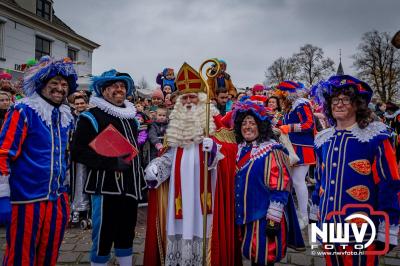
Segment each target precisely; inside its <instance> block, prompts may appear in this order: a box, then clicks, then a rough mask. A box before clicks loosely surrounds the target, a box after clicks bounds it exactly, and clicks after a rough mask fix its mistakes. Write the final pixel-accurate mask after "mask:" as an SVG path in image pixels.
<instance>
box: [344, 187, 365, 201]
mask: <svg viewBox="0 0 400 266" xmlns="http://www.w3.org/2000/svg"><path fill="white" fill-rule="evenodd" d="M346 192H347V193H348V194H349V195H350V196H351V197H352V198H353V199H356V200H358V201H361V202H365V201H367V200H369V196H370V192H369V189H368V187H366V186H364V185H358V186H354V187H351V188H349V189H347V190H346Z"/></svg>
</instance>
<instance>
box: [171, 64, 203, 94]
mask: <svg viewBox="0 0 400 266" xmlns="http://www.w3.org/2000/svg"><path fill="white" fill-rule="evenodd" d="M175 82H176V87H177V88H178V91H179V93H180V94H185V93H198V92H204V93H205V92H206V90H205V87H206V85H205V83H204V81H203V80H202V79H201V77H200V74H199V73H198V72H197V71H196V70H195V69H194V68H193V67H191V66H190V65H189V64H187V63H183V65H182V67H181V69H179V72H178V75H177V76H176V79H175Z"/></svg>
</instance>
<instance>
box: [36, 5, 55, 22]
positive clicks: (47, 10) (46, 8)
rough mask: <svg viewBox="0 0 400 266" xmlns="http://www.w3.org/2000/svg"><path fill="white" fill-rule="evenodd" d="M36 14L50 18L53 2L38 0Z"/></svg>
mask: <svg viewBox="0 0 400 266" xmlns="http://www.w3.org/2000/svg"><path fill="white" fill-rule="evenodd" d="M36 15H38V16H40V17H42V18H44V19H47V20H50V18H51V16H50V15H51V2H50V1H48V0H37V1H36Z"/></svg>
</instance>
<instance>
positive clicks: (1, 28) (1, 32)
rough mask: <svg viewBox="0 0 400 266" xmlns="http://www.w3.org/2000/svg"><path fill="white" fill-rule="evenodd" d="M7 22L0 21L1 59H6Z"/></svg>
mask: <svg viewBox="0 0 400 266" xmlns="http://www.w3.org/2000/svg"><path fill="white" fill-rule="evenodd" d="M5 26H6V24H5V23H4V22H2V21H0V59H4V56H5V55H4V28H5Z"/></svg>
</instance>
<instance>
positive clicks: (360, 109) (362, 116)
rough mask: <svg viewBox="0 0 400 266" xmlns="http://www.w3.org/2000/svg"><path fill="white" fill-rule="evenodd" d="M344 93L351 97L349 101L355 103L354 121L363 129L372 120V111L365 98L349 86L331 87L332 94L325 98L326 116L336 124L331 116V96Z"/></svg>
mask: <svg viewBox="0 0 400 266" xmlns="http://www.w3.org/2000/svg"><path fill="white" fill-rule="evenodd" d="M341 94H342V95H346V96H349V97H350V99H351V103H352V104H353V105H355V107H356V108H357V110H356V121H357V124H358V126H359V127H360V128H361V129H363V128H366V127H367V126H368V125H369V123H371V122H372V121H373V118H372V111H371V110H370V109H369V108H368V103H367V101H366V99H365V98H363V97H362V96H361V95H360V94H358V93H356V89H354V88H349V89H347V90H344V91H343V89H336V88H334V89H333V92H332V95H330V96H329V97H326V100H327V106H326V107H327V111H326V116H327V117H328V119H329V120H330V121H332V122H333V123H334V125H336V120H335V119H334V118H333V115H332V98H334V97H338V96H339V95H341Z"/></svg>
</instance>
